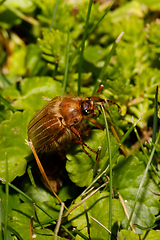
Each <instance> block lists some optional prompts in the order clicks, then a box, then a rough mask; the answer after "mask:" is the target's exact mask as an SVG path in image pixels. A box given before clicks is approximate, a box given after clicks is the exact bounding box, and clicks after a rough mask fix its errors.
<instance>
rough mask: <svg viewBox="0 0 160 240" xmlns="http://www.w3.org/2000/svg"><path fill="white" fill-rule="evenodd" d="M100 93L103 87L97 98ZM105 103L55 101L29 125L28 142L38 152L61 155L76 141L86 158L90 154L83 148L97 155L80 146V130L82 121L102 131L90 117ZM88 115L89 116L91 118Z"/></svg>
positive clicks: (77, 99) (94, 100) (95, 100)
mask: <svg viewBox="0 0 160 240" xmlns="http://www.w3.org/2000/svg"><path fill="white" fill-rule="evenodd" d="M102 89H103V85H101V86H100V87H99V89H98V91H97V92H96V94H97V93H98V92H100V91H101V90H102ZM107 101H109V100H107ZM105 102H106V101H105V100H103V99H100V98H98V97H95V95H94V96H93V97H87V98H85V99H84V100H82V99H81V98H80V97H75V96H70V95H66V96H62V97H55V98H53V99H52V100H51V101H50V102H49V103H48V104H47V105H46V106H44V107H43V108H42V109H41V110H40V111H39V112H38V113H37V114H36V115H35V116H34V117H33V119H32V120H31V121H30V123H29V126H28V138H29V140H31V141H32V143H33V145H34V147H35V148H36V149H37V150H38V151H47V149H50V150H52V151H57V152H61V151H63V150H65V149H66V147H67V145H68V143H70V142H71V140H75V141H76V142H79V143H80V144H81V145H82V148H83V150H84V152H85V153H86V154H87V155H88V156H90V154H89V153H88V152H87V151H86V150H85V148H84V146H85V147H86V148H88V149H89V150H90V151H92V152H94V153H97V151H94V150H92V149H91V148H90V147H89V146H87V145H86V144H85V143H84V142H83V140H82V137H81V134H80V132H81V130H80V129H81V128H82V121H83V120H84V119H87V120H88V121H90V122H92V123H93V124H95V125H96V126H97V127H98V128H100V129H104V126H103V125H101V124H100V123H99V122H98V121H96V120H95V119H94V118H93V116H96V115H99V114H100V113H101V106H103V104H104V103H105ZM109 102H111V101H109ZM116 105H117V104H116ZM117 106H118V105H117ZM118 107H119V106H118ZM88 115H91V117H89V116H88Z"/></svg>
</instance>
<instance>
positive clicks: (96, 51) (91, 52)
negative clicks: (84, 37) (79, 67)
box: [84, 45, 108, 65]
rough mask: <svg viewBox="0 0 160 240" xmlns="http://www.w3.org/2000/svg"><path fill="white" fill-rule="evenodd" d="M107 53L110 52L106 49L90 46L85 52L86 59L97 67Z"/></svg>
mask: <svg viewBox="0 0 160 240" xmlns="http://www.w3.org/2000/svg"><path fill="white" fill-rule="evenodd" d="M107 53H108V50H107V51H106V49H104V48H102V47H101V46H100V45H95V46H88V47H87V48H86V49H85V51H84V58H85V60H87V61H88V62H91V63H93V64H95V65H96V64H97V63H98V61H100V60H101V59H103V58H104V56H105V55H106V54H107Z"/></svg>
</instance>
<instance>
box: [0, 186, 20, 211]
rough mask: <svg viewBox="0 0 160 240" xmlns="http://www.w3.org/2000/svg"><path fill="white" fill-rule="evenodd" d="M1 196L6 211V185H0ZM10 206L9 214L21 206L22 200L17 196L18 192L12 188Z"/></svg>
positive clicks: (10, 190)
mask: <svg viewBox="0 0 160 240" xmlns="http://www.w3.org/2000/svg"><path fill="white" fill-rule="evenodd" d="M0 196H1V201H2V204H3V206H4V210H5V200H6V195H5V185H4V184H2V183H1V184H0ZM8 201H9V204H8V211H9V214H10V212H11V210H12V209H13V208H15V207H17V206H18V205H19V204H20V199H19V196H18V194H17V192H15V191H13V190H12V189H11V188H9V199H8Z"/></svg>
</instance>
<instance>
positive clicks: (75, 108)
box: [59, 97, 83, 127]
mask: <svg viewBox="0 0 160 240" xmlns="http://www.w3.org/2000/svg"><path fill="white" fill-rule="evenodd" d="M59 110H60V113H61V115H62V117H63V120H64V124H65V125H67V126H68V127H70V126H75V125H77V124H79V123H80V122H81V121H82V119H83V115H82V112H81V99H80V98H77V97H73V98H71V97H70V98H69V97H64V98H63V99H62V102H61V104H60V107H59Z"/></svg>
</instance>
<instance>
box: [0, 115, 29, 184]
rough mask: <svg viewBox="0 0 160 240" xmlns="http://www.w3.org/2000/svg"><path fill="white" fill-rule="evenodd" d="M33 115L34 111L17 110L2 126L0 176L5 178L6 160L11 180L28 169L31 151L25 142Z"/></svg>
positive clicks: (0, 127) (0, 134) (0, 128)
mask: <svg viewBox="0 0 160 240" xmlns="http://www.w3.org/2000/svg"><path fill="white" fill-rule="evenodd" d="M32 116H33V113H32V111H24V112H23V113H22V112H16V113H15V114H13V115H12V116H11V119H10V120H6V121H3V122H2V123H1V126H0V136H1V138H0V145H1V149H0V163H1V169H0V177H1V178H5V160H6V158H7V161H8V174H9V182H10V181H13V179H15V178H16V177H17V176H21V175H23V174H24V173H25V170H26V164H27V161H26V159H25V158H26V156H27V155H29V154H30V153H31V151H30V148H29V147H28V146H27V145H26V144H25V139H27V138H28V137H27V126H28V123H29V121H30V119H31V117H32Z"/></svg>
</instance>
